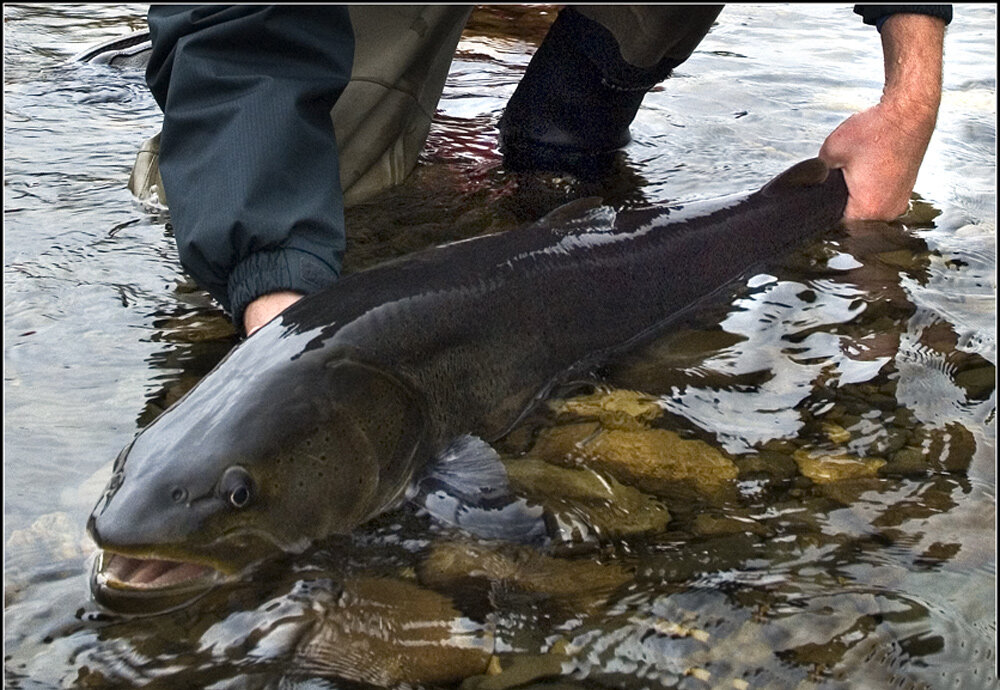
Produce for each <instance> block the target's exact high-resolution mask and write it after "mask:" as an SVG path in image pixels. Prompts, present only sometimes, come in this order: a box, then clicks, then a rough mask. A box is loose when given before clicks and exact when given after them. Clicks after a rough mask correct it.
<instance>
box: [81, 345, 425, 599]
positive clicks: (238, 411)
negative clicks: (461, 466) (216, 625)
mask: <svg viewBox="0 0 1000 690" xmlns="http://www.w3.org/2000/svg"><path fill="white" fill-rule="evenodd" d="M249 342H250V341H248V343H249ZM240 349H241V348H237V351H238V350H240ZM234 354H235V351H234ZM245 358H246V357H245V355H240V356H237V357H236V358H235V362H234V361H233V356H232V355H231V356H230V358H227V360H226V361H224V362H223V363H222V364H220V366H219V367H217V368H216V369H215V370H213V371H212V372H211V373H210V374H209V375H208V376H206V377H205V379H203V381H202V382H200V383H199V384H198V386H196V387H195V388H194V389H192V390H191V391H190V392H189V393H188V395H186V396H185V397H184V398H182V399H181V400H179V401H178V402H177V403H176V404H175V405H174V406H173V407H171V408H170V409H169V410H167V411H166V412H164V413H163V414H162V415H161V416H160V417H159V418H158V419H157V420H156V421H154V422H153V423H152V424H151V425H149V426H148V427H146V428H145V429H144V430H143V431H141V432H140V433H139V434H138V435H137V436H136V437H135V438H134V439H133V441H132V442H131V443H130V444H129V445H128V446H127V447H126V448H125V449H124V450H123V451H122V452H121V454H120V455H119V457H118V460H117V461H116V463H115V466H114V470H113V473H112V478H111V481H110V483H109V484H108V487H107V489H106V490H105V492H104V494H103V495H102V497H101V498H100V500H99V501H98V504H97V506H96V507H95V509H94V511H93V513H92V514H91V516H90V519H89V521H88V525H87V527H88V531H89V533H90V535H91V536H92V538H93V539H94V541H95V542H96V543H97V545H98V547H100V548H101V549H102V554H101V556H100V558H99V559H98V561H97V562H96V565H95V570H94V576H93V577H92V589H93V591H94V594H95V597H96V598H97V600H98V601H99V602H101V603H104V604H106V605H108V606H109V607H111V608H122V607H123V606H122V604H123V602H125V603H128V605H129V606H130V607H131V608H142V607H147V606H148V607H152V606H153V605H154V600H157V601H174V600H183V601H189V600H190V599H191V597H192V596H193V595H195V594H197V593H201V592H204V591H206V590H207V589H209V588H211V587H212V586H214V585H215V584H217V583H219V582H222V581H226V580H238V579H240V576H241V574H242V573H243V572H244V571H245V570H246V569H247V568H249V567H250V566H252V565H254V564H257V563H259V562H261V561H263V560H266V559H268V558H271V557H274V556H277V555H280V554H282V553H296V552H300V551H302V550H304V549H305V548H306V547H307V546H309V544H311V543H312V542H314V541H316V540H320V539H323V538H325V537H329V536H332V535H336V534H346V533H348V532H350V531H351V530H352V529H354V528H355V527H357V526H358V525H359V524H361V523H363V522H364V521H366V520H367V519H369V518H370V517H372V516H374V515H375V514H378V513H380V512H383V511H384V510H386V509H388V508H390V507H392V506H393V505H394V504H395V503H396V502H397V501H399V500H400V499H401V497H402V496H403V494H404V492H405V489H406V487H407V485H408V484H409V481H410V479H411V477H412V475H413V473H414V472H415V470H416V468H417V467H418V465H419V464H420V463H421V462H422V461H423V460H424V455H423V454H424V452H425V446H426V436H427V434H426V429H425V419H424V412H423V409H424V408H423V406H422V404H421V399H420V396H419V395H417V394H416V392H415V390H414V389H413V388H412V387H411V386H410V385H409V384H408V383H406V382H405V381H404V380H403V379H401V378H400V377H398V376H396V375H394V374H392V373H391V372H390V371H388V369H386V368H385V367H381V366H378V365H373V364H369V363H362V362H360V361H358V360H356V359H352V358H349V357H333V358H330V357H323V356H322V353H316V352H313V353H301V356H299V357H298V358H291V360H290V361H289V362H287V363H286V364H288V366H283V367H280V368H276V369H277V371H271V372H269V373H267V375H262V374H256V375H254V376H249V377H247V376H246V374H247V368H246V367H245V366H239V365H240V361H239V360H240V359H245ZM243 364H244V365H245V364H246V363H245V362H244V363H243Z"/></svg>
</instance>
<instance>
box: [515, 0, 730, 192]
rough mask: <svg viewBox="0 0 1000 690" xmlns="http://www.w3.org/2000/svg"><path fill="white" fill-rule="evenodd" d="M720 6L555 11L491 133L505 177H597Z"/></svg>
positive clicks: (613, 7) (624, 142) (582, 8)
mask: <svg viewBox="0 0 1000 690" xmlns="http://www.w3.org/2000/svg"><path fill="white" fill-rule="evenodd" d="M721 9H722V8H721V6H707V5H698V6H640V7H629V6H620V5H615V6H581V7H580V8H578V9H577V8H573V7H569V8H566V9H564V10H563V11H562V12H561V13H560V14H559V17H558V18H557V19H556V21H555V22H554V23H553V24H552V27H551V28H550V29H549V33H548V34H547V35H546V37H545V40H544V41H543V42H542V44H541V46H539V48H538V50H537V52H536V53H535V55H534V56H533V57H532V59H531V62H530V63H529V65H528V68H527V70H526V71H525V73H524V77H523V78H522V79H521V82H520V84H518V87H517V89H516V90H515V92H514V95H513V96H511V98H510V101H509V102H508V104H507V108H506V110H505V111H504V114H503V116H502V117H501V119H500V123H499V125H498V127H499V129H500V150H501V152H502V153H503V155H504V164H505V165H506V166H507V167H508V168H510V169H513V170H539V169H540V170H562V171H568V172H574V173H576V174H580V175H591V174H599V173H600V172H601V171H603V170H605V169H606V168H607V167H608V166H609V165H610V163H611V161H612V160H613V157H614V152H615V151H616V150H618V149H620V148H621V147H623V146H625V144H627V143H628V142H629V140H630V136H629V125H630V124H631V122H632V120H633V119H634V118H635V115H636V112H638V110H639V105H640V104H641V103H642V99H643V97H644V96H645V95H646V92H647V91H648V90H649V89H650V88H652V87H653V86H654V85H655V84H657V83H658V82H660V81H662V80H664V79H666V78H667V77H668V76H669V75H670V72H671V70H673V68H674V67H676V66H677V65H679V64H681V63H682V62H684V60H686V59H687V58H688V57H689V56H690V55H691V53H692V52H693V51H694V49H695V47H696V46H697V45H698V43H699V42H700V41H701V39H702V38H703V37H704V36H705V34H707V33H708V30H709V28H711V26H712V22H713V21H714V20H715V18H716V17H717V16H718V14H719V12H720V11H721Z"/></svg>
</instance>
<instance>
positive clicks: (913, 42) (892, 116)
mask: <svg viewBox="0 0 1000 690" xmlns="http://www.w3.org/2000/svg"><path fill="white" fill-rule="evenodd" d="M866 21H867V19H866ZM869 23H874V22H869ZM945 23H946V19H944V18H941V17H937V16H929V15H927V14H918V13H897V14H892V15H891V16H888V17H885V18H884V21H882V22H881V29H882V31H881V33H882V49H883V52H884V57H885V86H884V88H883V90H882V98H881V100H880V101H879V103H878V104H877V105H874V106H872V107H871V108H868V109H867V110H865V111H863V112H860V113H856V114H855V115H852V116H851V117H849V118H848V119H847V120H846V121H844V122H843V123H841V125H840V126H839V127H837V129H835V130H834V131H833V132H832V133H831V134H830V136H828V137H827V138H826V141H824V142H823V146H822V147H821V148H820V151H819V156H820V158H822V159H823V160H824V161H826V162H827V163H828V164H829V165H831V166H832V167H835V168H842V169H843V170H844V177H845V179H846V180H847V188H848V191H849V192H850V196H849V198H848V202H847V209H846V210H845V212H844V217H845V218H846V219H848V220H851V219H868V220H892V219H894V218H896V217H897V216H899V214H901V213H903V212H905V211H906V208H907V205H908V204H909V199H910V194H911V192H912V191H913V187H914V185H915V184H916V180H917V173H918V171H919V170H920V164H921V163H922V162H923V159H924V154H925V153H926V151H927V145H928V143H929V142H930V139H931V134H933V132H934V126H935V124H936V123H937V111H938V106H939V104H940V103H941V72H942V51H943V44H944V30H945Z"/></svg>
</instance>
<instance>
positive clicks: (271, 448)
mask: <svg viewBox="0 0 1000 690" xmlns="http://www.w3.org/2000/svg"><path fill="white" fill-rule="evenodd" d="M846 201H847V189H846V185H845V183H844V180H843V175H842V174H841V172H840V171H839V170H832V171H830V170H828V169H827V167H826V166H825V164H823V163H822V162H821V161H819V160H818V159H810V160H808V161H804V162H802V163H800V164H798V165H796V166H794V167H792V168H790V169H789V170H788V171H786V172H785V173H783V174H782V175H780V176H778V177H777V178H775V179H774V180H772V181H771V182H770V183H768V184H767V185H766V186H765V187H764V188H762V189H761V190H760V191H758V192H755V193H753V194H750V195H742V196H738V197H731V198H727V199H724V200H718V201H715V202H706V203H702V204H692V205H690V206H686V207H684V208H679V207H669V206H666V207H656V208H648V209H636V210H629V211H622V212H618V213H615V212H614V211H612V210H611V209H608V208H606V207H599V208H593V209H591V210H589V211H588V212H587V213H584V214H583V215H582V216H579V217H576V218H574V219H571V220H566V216H567V215H568V214H567V212H558V211H557V212H555V213H554V214H550V216H547V217H546V218H545V219H543V220H542V221H540V222H538V223H536V224H534V225H532V226H528V227H526V228H522V229H519V230H514V231H510V232H507V233H502V234H497V235H490V236H485V237H479V238H475V239H471V240H465V241H460V242H456V243H452V244H449V245H445V246H442V247H437V248H434V249H430V250H426V251H423V252H419V253H416V254H413V255H410V256H408V257H404V258H402V259H399V260H396V261H392V262H388V263H386V264H383V265H380V266H377V267H375V268H372V269H369V270H367V271H364V272H361V273H357V274H354V275H351V276H348V277H345V278H343V279H342V280H340V281H339V282H338V283H336V284H334V285H333V286H331V287H330V288H328V289H327V290H325V291H323V292H320V293H317V294H315V295H312V296H309V297H306V298H304V299H302V300H300V301H299V302H298V303H296V304H295V305H293V306H292V307H290V308H289V309H288V310H286V311H285V312H283V313H282V314H281V316H280V317H278V318H277V319H275V320H274V321H272V322H271V323H269V324H268V325H266V326H265V327H264V328H262V329H260V330H259V331H258V332H257V333H255V334H254V336H253V337H251V338H249V339H248V340H247V341H246V342H244V343H243V344H241V345H240V346H239V347H237V348H235V349H234V350H233V352H231V353H230V355H228V356H227V357H226V359H224V360H223V361H222V362H221V363H220V364H219V365H218V366H217V367H216V369H215V370H213V371H212V372H211V373H210V374H209V375H207V376H206V377H205V378H204V379H203V380H202V381H201V382H200V383H199V384H198V385H197V386H195V387H194V388H193V389H192V390H191V391H190V392H189V393H188V394H187V395H186V396H185V397H184V398H182V399H181V400H179V401H178V402H177V403H176V404H175V405H174V406H172V407H171V408H170V409H169V410H167V411H166V412H164V413H163V414H162V415H161V416H160V417H159V418H158V419H157V420H156V421H154V422H153V423H152V424H151V425H149V426H148V427H147V428H146V429H144V430H143V431H141V432H140V433H139V434H138V435H137V436H136V438H135V439H134V441H133V442H132V444H131V445H130V446H129V447H128V448H126V450H125V451H123V453H122V455H121V456H120V458H119V461H118V462H117V463H116V466H115V470H114V475H113V478H112V481H111V483H110V484H109V488H108V490H107V491H106V492H105V494H104V495H103V496H102V498H101V499H100V501H99V502H98V505H97V507H96V508H95V510H94V513H93V514H92V515H91V518H90V520H89V522H88V529H89V531H90V533H91V535H92V537H93V538H94V540H95V541H96V542H97V544H98V546H100V547H102V548H105V549H108V550H111V551H114V552H116V553H121V554H124V555H128V556H132V557H135V558H150V557H156V558H163V559H173V560H178V561H185V562H195V563H201V564H206V565H210V566H212V567H214V568H217V569H219V570H222V571H224V572H236V571H238V570H239V569H240V568H242V567H243V566H245V565H247V564H249V563H251V562H253V561H256V560H258V559H260V558H262V557H265V556H266V555H268V554H270V553H274V552H275V551H286V552H287V551H297V550H300V549H302V548H304V547H305V546H306V545H307V544H308V543H310V542H312V541H314V540H316V539H319V538H322V537H325V536H329V535H331V534H342V533H346V532H349V531H350V530H352V529H353V528H354V527H356V526H357V525H359V524H361V523H362V522H364V521H365V520H367V519H369V518H370V517H372V516H373V515H375V514H378V513H380V512H383V511H385V510H387V509H389V508H391V507H393V506H394V505H396V504H397V503H398V501H399V500H400V498H401V496H402V495H403V492H404V491H405V489H406V487H407V485H408V484H409V483H410V481H411V480H412V479H413V477H414V475H415V474H416V473H418V472H419V471H420V470H421V468H422V467H424V466H425V465H427V464H428V463H429V462H430V461H431V459H432V458H433V457H434V456H435V455H436V454H438V453H440V452H441V451H442V450H443V449H444V448H445V447H446V446H447V445H448V443H449V442H450V441H451V440H452V439H454V438H455V437H456V436H458V435H460V434H474V435H477V436H479V437H481V438H483V439H486V440H488V441H489V440H494V439H496V438H498V437H499V436H501V435H502V434H503V433H505V432H506V431H507V430H508V429H509V428H510V427H511V426H512V425H513V424H514V423H515V422H516V421H517V420H518V419H519V417H520V416H521V415H522V414H523V413H524V412H525V411H526V410H527V409H529V408H530V407H531V406H532V404H533V402H535V401H537V400H539V399H540V398H541V397H543V396H544V394H545V393H546V391H547V390H548V389H549V387H550V386H552V385H553V384H554V383H555V382H558V381H559V380H561V379H563V378H565V377H569V376H573V375H575V374H576V373H579V372H580V371H582V370H585V369H587V368H589V367H591V366H593V365H594V364H595V363H596V362H598V361H600V359H601V358H603V357H605V356H606V355H607V354H608V353H610V352H614V351H617V350H620V349H623V348H625V347H627V346H629V345H630V344H632V343H635V342H637V341H639V340H641V339H642V338H644V337H645V336H648V335H650V334H651V333H653V332H655V331H656V330H657V329H658V328H662V327H663V325H664V324H665V323H667V322H669V320H671V319H672V318H675V317H676V316H678V315H679V314H681V313H683V312H685V311H686V310H688V309H690V308H692V306H693V305H697V304H698V303H699V302H701V301H702V300H704V299H705V298H706V297H709V296H711V295H712V294H713V293H716V292H718V291H719V290H722V289H725V288H726V287H728V286H729V285H731V283H732V282H733V281H734V280H735V279H737V278H739V277H740V276H742V275H745V274H746V273H747V272H748V271H749V270H751V269H752V268H754V267H755V266H756V265H758V264H760V263H761V262H764V261H766V260H768V259H772V258H775V257H780V256H781V255H782V254H783V253H785V252H786V251H787V250H788V249H789V248H790V247H792V246H794V245H796V244H799V243H801V242H803V241H805V240H806V239H808V238H810V237H813V236H815V235H816V234H818V233H820V232H822V231H824V230H827V229H829V228H831V227H832V226H834V225H835V224H837V223H838V222H839V220H840V219H841V217H842V214H843V210H844V207H845V205H846Z"/></svg>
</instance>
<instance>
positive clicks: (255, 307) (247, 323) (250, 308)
mask: <svg viewBox="0 0 1000 690" xmlns="http://www.w3.org/2000/svg"><path fill="white" fill-rule="evenodd" d="M302 297H303V295H302V293H300V292H293V291H291V290H281V291H279V292H269V293H268V294H266V295H261V296H260V297H257V298H256V299H254V300H253V301H252V302H250V304H248V305H247V307H246V309H245V310H244V311H243V330H244V331H246V334H247V336H250V335H253V332H254V331H256V330H257V329H258V328H260V327H261V326H263V325H264V324H266V323H267V322H268V321H270V320H271V319H273V318H274V317H275V316H277V315H278V314H280V313H281V312H283V311H284V310H285V309H287V308H288V307H290V306H291V305H293V304H295V303H296V302H298V301H299V300H300V299H302Z"/></svg>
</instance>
